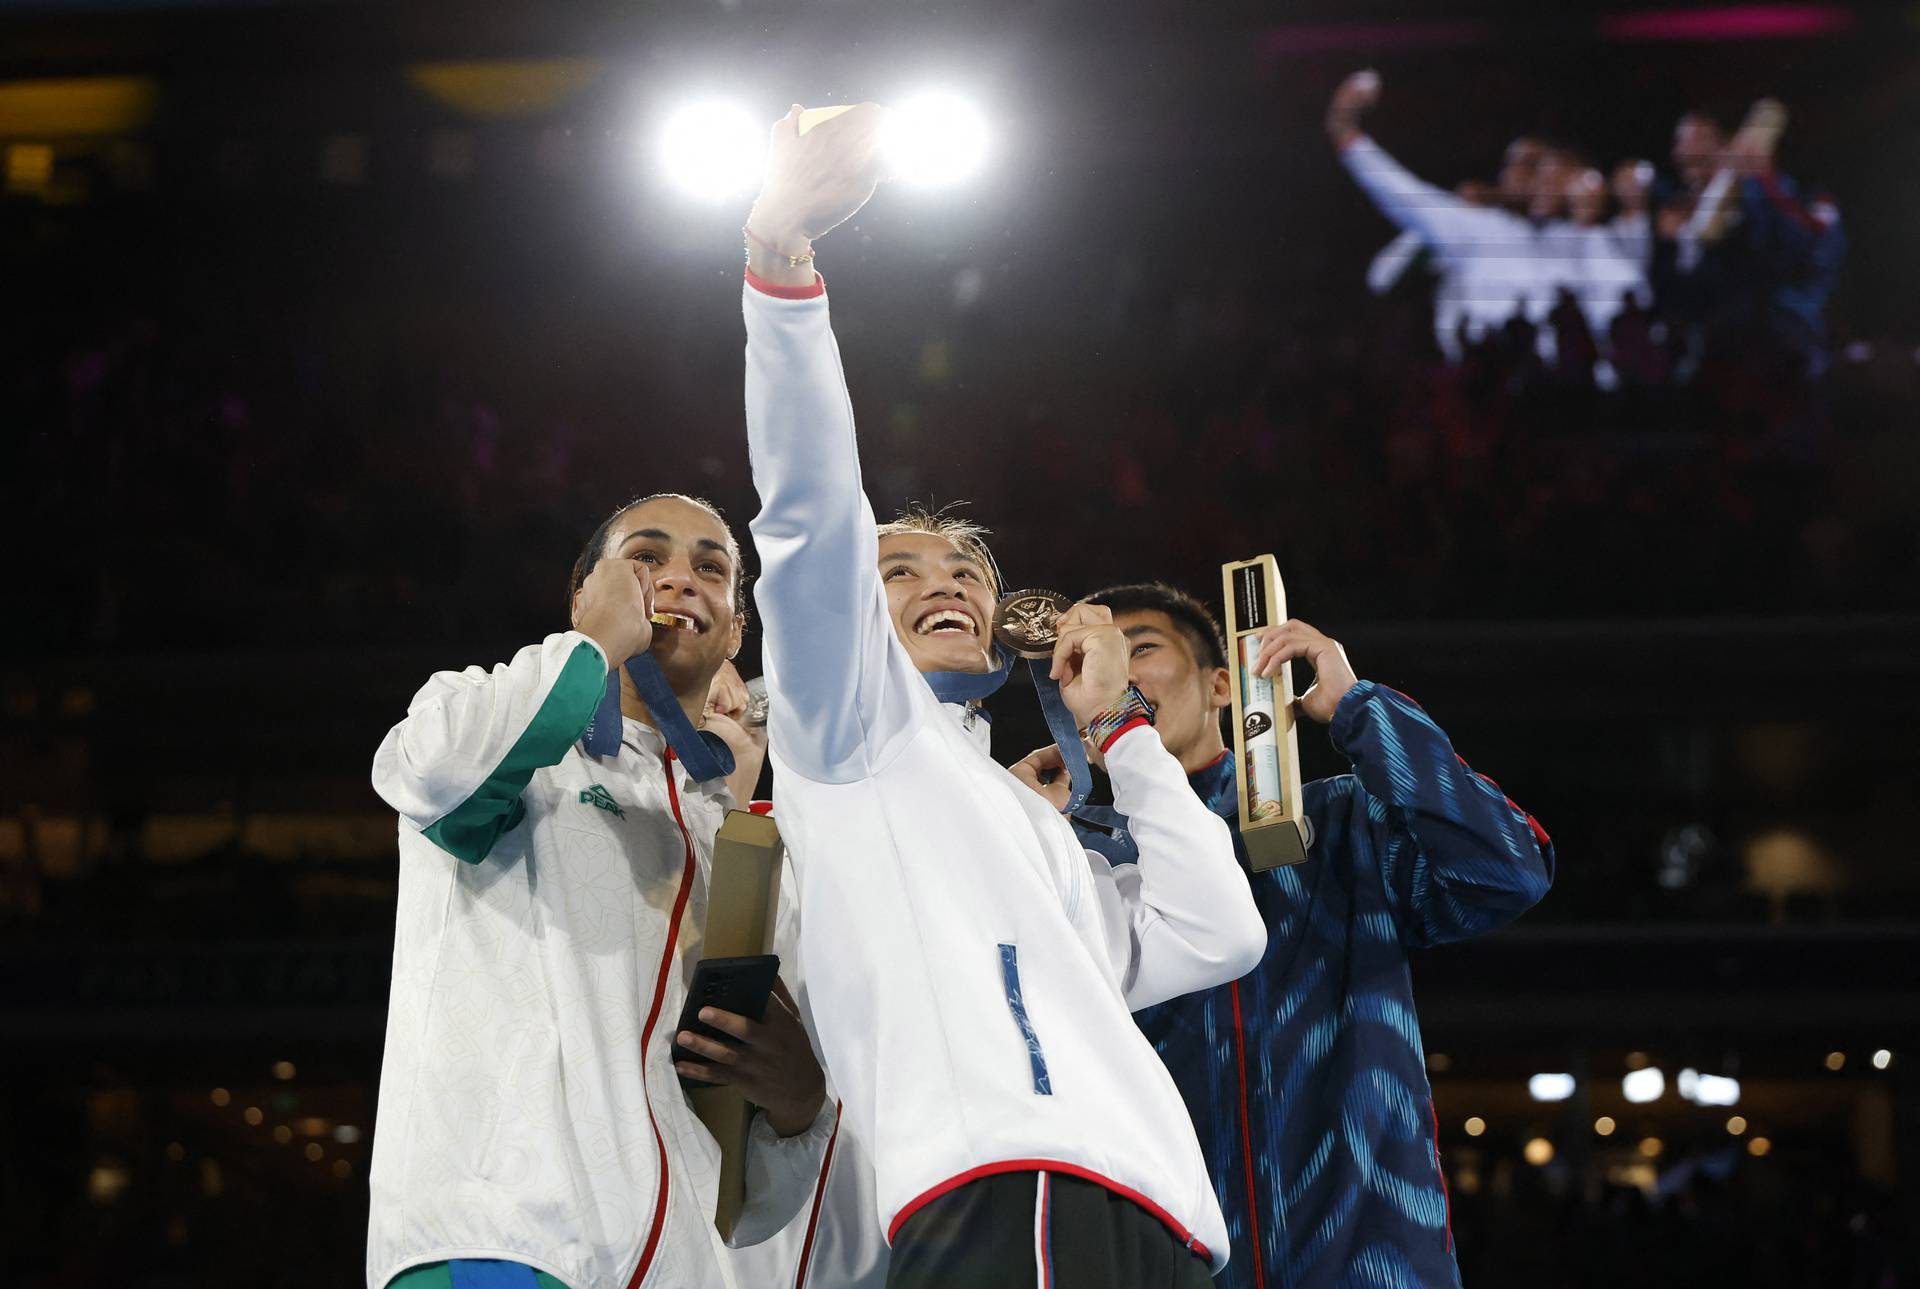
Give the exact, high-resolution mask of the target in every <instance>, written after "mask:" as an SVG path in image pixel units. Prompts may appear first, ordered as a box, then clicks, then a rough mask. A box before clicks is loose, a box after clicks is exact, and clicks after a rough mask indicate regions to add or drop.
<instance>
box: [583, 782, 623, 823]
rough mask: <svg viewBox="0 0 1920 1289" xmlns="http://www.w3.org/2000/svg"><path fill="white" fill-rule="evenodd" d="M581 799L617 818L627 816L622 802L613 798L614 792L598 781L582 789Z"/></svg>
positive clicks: (586, 803) (584, 802)
mask: <svg viewBox="0 0 1920 1289" xmlns="http://www.w3.org/2000/svg"><path fill="white" fill-rule="evenodd" d="M580 800H581V802H582V803H583V804H585V805H589V806H593V807H595V808H596V809H599V810H604V811H606V812H607V813H608V814H610V815H612V816H613V817H614V818H615V819H625V818H626V817H627V812H626V811H624V810H622V809H621V808H620V803H619V802H617V801H615V800H614V799H613V794H612V793H611V792H608V791H607V790H606V789H605V788H603V787H601V786H600V785H599V784H597V783H596V784H594V785H593V786H592V787H590V788H582V789H580Z"/></svg>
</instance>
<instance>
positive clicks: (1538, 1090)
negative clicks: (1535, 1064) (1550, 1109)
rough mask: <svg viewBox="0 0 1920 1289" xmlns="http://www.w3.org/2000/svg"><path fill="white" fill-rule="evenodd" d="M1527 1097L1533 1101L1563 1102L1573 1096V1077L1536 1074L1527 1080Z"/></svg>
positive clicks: (1569, 1075)
mask: <svg viewBox="0 0 1920 1289" xmlns="http://www.w3.org/2000/svg"><path fill="white" fill-rule="evenodd" d="M1527 1095H1528V1096H1530V1097H1532V1098H1533V1099H1534V1100H1535V1101H1565V1100H1566V1099H1567V1098H1568V1097H1570V1096H1572V1095H1573V1076H1572V1075H1571V1074H1536V1075H1534V1076H1533V1077H1532V1078H1530V1079H1528V1080H1527Z"/></svg>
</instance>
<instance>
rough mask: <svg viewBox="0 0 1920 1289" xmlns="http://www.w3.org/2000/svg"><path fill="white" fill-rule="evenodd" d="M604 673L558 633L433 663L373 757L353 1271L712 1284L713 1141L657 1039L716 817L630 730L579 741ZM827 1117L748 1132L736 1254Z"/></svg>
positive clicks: (793, 1179)
mask: <svg viewBox="0 0 1920 1289" xmlns="http://www.w3.org/2000/svg"><path fill="white" fill-rule="evenodd" d="M606 676H607V660H606V658H605V656H604V655H603V654H602V653H601V651H600V648H599V646H598V645H596V644H595V643H594V642H593V641H591V640H589V639H588V638H587V637H585V636H583V635H580V634H579V633H577V632H572V631H569V632H565V633H563V634H560V635H553V636H549V637H547V639H546V641H545V642H544V643H543V644H539V645H530V646H528V647H527V648H525V649H522V650H521V651H520V652H519V653H518V654H516V655H515V656H514V659H513V661H512V662H511V663H508V664H506V665H504V666H499V667H495V668H494V669H493V670H492V671H491V672H488V671H484V670H482V669H481V668H478V667H470V668H468V669H467V670H465V671H462V672H441V673H439V674H438V675H436V676H434V677H433V679H432V680H431V681H429V682H428V683H427V685H426V687H425V688H424V689H422V690H421V691H420V693H419V694H418V695H416V696H415V698H414V700H413V703H412V705H411V706H410V707H409V708H408V709H407V718H406V719H405V720H404V721H402V722H400V724H398V725H396V726H394V728H393V730H392V732H391V733H389V734H388V735H387V737H386V740H385V741H384V742H383V743H382V744H381V745H380V750H379V752H378V753H377V754H376V755H375V757H374V763H373V783H374V787H375V789H376V790H377V791H378V792H379V793H380V795H381V796H382V797H383V798H385V799H386V801H387V803H388V804H389V805H391V806H392V807H393V808H394V809H395V810H396V811H398V812H399V815H400V906H399V915H398V918H397V922H396V926H395V930H394V944H393V992H392V999H391V1002H390V1004H389V1008H388V1014H387V1042H386V1054H385V1057H384V1060H383V1064H382V1069H381V1076H380V1100H379V1107H378V1113H377V1118H376V1120H375V1125H374V1146H373V1168H372V1172H371V1179H370V1180H371V1187H372V1212H371V1215H370V1217H369V1221H368V1230H367V1283H368V1285H369V1286H371V1287H373V1289H379V1287H380V1286H383V1285H385V1284H386V1283H387V1281H389V1280H390V1279H392V1278H393V1276H395V1275H396V1274H398V1273H399V1272H401V1271H403V1270H405V1269H406V1268H408V1267H410V1266H414V1265H416V1264H419V1263H423V1262H437V1261H442V1260H446V1259H452V1258H500V1259H506V1260H510V1261H515V1262H523V1263H526V1264H527V1265H529V1266H532V1267H535V1268H538V1269H539V1270H542V1271H546V1272H547V1273H549V1274H551V1275H554V1276H557V1277H558V1278H559V1279H560V1280H561V1281H562V1282H564V1283H565V1284H566V1285H568V1286H569V1289H625V1287H626V1286H628V1285H629V1284H632V1285H635V1286H641V1285H644V1286H656V1285H657V1286H671V1287H672V1289H686V1287H688V1286H697V1287H699V1289H708V1287H710V1286H724V1285H727V1284H729V1283H730V1281H731V1277H730V1276H729V1275H728V1274H727V1272H726V1271H725V1270H724V1269H723V1268H724V1266H725V1261H724V1254H723V1251H722V1250H720V1249H717V1248H716V1247H715V1242H716V1241H717V1239H718V1237H717V1236H716V1235H715V1234H714V1232H713V1221H712V1218H713V1208H714V1196H715V1178H716V1176H717V1174H718V1168H719V1149H718V1147H717V1146H716V1145H715V1144H714V1141H713V1138H712V1136H711V1135H710V1134H708V1132H707V1131H706V1129H705V1128H704V1127H703V1126H702V1125H701V1124H700V1122H699V1120H697V1119H696V1118H695V1117H694V1116H693V1112H692V1111H691V1109H689V1107H688V1106H687V1103H686V1100H685V1097H684V1096H683V1095H682V1093H681V1091H680V1086H679V1082H678V1079H677V1077H676V1075H675V1072H674V1069H673V1065H672V1061H671V1059H670V1056H669V1049H670V1048H671V1046H672V1042H673V1026H674V1022H675V1020H676V1019H677V1018H678V1016H679V1014H680V1006H681V1002H682V1000H683V999H684V998H685V996H686V989H687V985H688V983H689V981H690V980H691V979H692V975H693V967H694V964H695V962H696V961H697V960H698V958H699V948H700V946H699V936H700V928H701V927H702V926H703V925H704V924H705V920H706V877H707V872H708V870H709V867H710V865H711V862H712V854H713V837H714V833H715V832H716V831H717V830H718V828H719V826H720V821H721V819H722V817H723V816H724V815H725V813H726V811H727V809H728V808H729V807H730V806H731V805H732V797H731V795H730V794H729V793H728V792H727V790H726V788H725V786H724V785H723V784H722V783H719V782H713V783H705V784H702V783H695V782H693V781H692V780H690V779H689V778H688V776H687V774H686V772H685V770H684V769H682V767H681V764H680V762H679V761H678V760H677V759H674V758H672V757H670V756H669V755H668V754H667V752H666V750H665V741H664V740H663V739H662V737H661V736H660V734H659V733H658V732H657V731H655V730H654V729H652V728H651V727H650V726H647V725H643V724H641V723H640V722H638V721H634V720H628V721H626V722H625V723H624V732H623V742H622V746H621V748H620V752H619V755H618V756H617V757H608V758H604V759H602V758H597V757H593V756H589V755H588V754H587V753H586V751H585V750H584V749H583V748H582V747H581V746H580V743H579V739H580V736H581V734H582V733H583V732H584V731H585V729H586V726H587V724H588V722H589V721H590V720H591V719H592V716H593V712H594V707H595V705H596V704H597V703H598V702H599V699H600V695H601V692H602V689H603V686H604V684H605V681H606ZM832 1129H833V1110H832V1107H831V1105H829V1106H828V1107H827V1109H826V1111H825V1112H824V1113H823V1114H822V1116H821V1118H820V1120H818V1121H817V1122H816V1123H815V1125H814V1126H813V1128H811V1129H810V1130H808V1131H807V1132H803V1133H800V1134H798V1135H796V1136H795V1137H792V1138H789V1139H786V1140H781V1139H779V1138H777V1137H776V1136H775V1135H774V1134H773V1132H772V1131H771V1129H769V1128H768V1127H767V1124H766V1121H765V1116H759V1117H757V1119H756V1121H755V1132H754V1147H753V1149H752V1151H751V1153H750V1154H749V1196H748V1200H749V1206H748V1209H747V1211H746V1213H745V1214H744V1215H743V1217H742V1219H741V1223H740V1226H739V1228H738V1229H737V1230H736V1233H735V1237H734V1238H735V1241H736V1242H750V1241H752V1240H755V1239H760V1238H764V1237H765V1236H766V1235H768V1234H770V1233H772V1232H774V1231H776V1230H778V1229H779V1228H780V1226H781V1225H782V1224H784V1223H785V1222H786V1221H787V1220H788V1218H789V1217H791V1215H792V1214H793V1213H794V1212H796V1211H797V1210H798V1209H800V1208H801V1207H802V1205H803V1204H804V1203H805V1202H806V1201H807V1200H808V1198H809V1197H810V1195H811V1191H812V1187H813V1184H814V1181H815V1179H816V1177H817V1176H818V1173H819V1165H820V1159H821V1156H822V1154H823V1151H824V1147H825V1144H826V1141H827V1139H828V1137H829V1136H830V1135H831V1133H832Z"/></svg>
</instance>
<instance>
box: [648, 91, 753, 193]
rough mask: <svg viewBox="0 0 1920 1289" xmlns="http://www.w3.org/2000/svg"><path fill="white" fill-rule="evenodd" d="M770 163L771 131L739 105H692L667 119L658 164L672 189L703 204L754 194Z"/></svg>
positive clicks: (714, 103) (662, 132) (709, 101)
mask: <svg viewBox="0 0 1920 1289" xmlns="http://www.w3.org/2000/svg"><path fill="white" fill-rule="evenodd" d="M766 162H767V128H766V125H765V123H763V122H757V121H755V120H754V118H753V115H752V113H750V112H748V111H747V110H746V109H745V108H743V107H741V106H740V105H738V104H736V103H726V102H719V101H715V100H708V101H706V102H702V103H691V104H689V105H687V106H686V107H683V108H681V109H680V110H678V111H677V112H675V113H674V114H673V115H672V116H670V117H668V118H667V124H666V128H665V129H664V130H662V131H661V134H660V164H661V165H662V167H663V168H664V169H665V170H666V174H667V179H668V181H669V182H671V183H672V184H673V186H674V187H676V188H678V189H680V191H682V192H684V193H686V194H687V195H689V196H691V197H696V198H698V199H700V200H702V201H720V200H723V199H725V198H728V197H738V196H743V195H745V194H747V193H750V192H751V191H752V190H753V187H754V185H755V184H757V183H759V182H760V174H761V171H762V170H763V169H764V168H765V167H766Z"/></svg>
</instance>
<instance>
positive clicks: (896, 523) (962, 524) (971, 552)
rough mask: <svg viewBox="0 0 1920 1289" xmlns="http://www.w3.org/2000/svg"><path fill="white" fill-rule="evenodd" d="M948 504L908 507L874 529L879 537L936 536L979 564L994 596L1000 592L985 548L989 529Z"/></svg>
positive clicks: (996, 572)
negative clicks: (934, 506) (931, 507)
mask: <svg viewBox="0 0 1920 1289" xmlns="http://www.w3.org/2000/svg"><path fill="white" fill-rule="evenodd" d="M951 512H952V507H951V506H947V507H942V508H941V509H939V510H928V509H927V508H926V507H925V506H917V505H916V506H909V507H908V508H907V509H905V510H903V511H901V512H900V515H899V517H898V518H897V519H893V520H891V521H889V522H887V523H884V524H881V525H880V527H879V528H878V529H877V530H876V531H877V534H878V535H879V536H880V537H883V538H884V537H899V536H901V535H903V534H906V533H925V534H926V535H927V536H929V537H939V538H941V539H943V540H945V541H946V542H947V543H948V544H950V545H951V546H952V547H953V548H954V549H955V550H957V551H959V552H960V553H961V554H962V555H965V556H966V557H967V558H968V559H970V560H972V561H973V562H974V563H976V564H978V565H979V566H980V570H981V572H983V573H985V574H986V575H987V589H988V590H990V591H992V592H993V594H994V595H995V596H996V597H998V596H999V594H1000V587H1001V581H1000V566H999V565H998V564H996V563H994V560H993V551H991V550H990V549H988V547H987V543H986V537H987V534H988V533H990V532H991V531H992V530H991V529H989V528H987V527H986V526H985V525H983V524H976V523H974V522H973V521H972V520H971V519H962V518H960V516H958V515H956V514H953V513H951Z"/></svg>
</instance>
